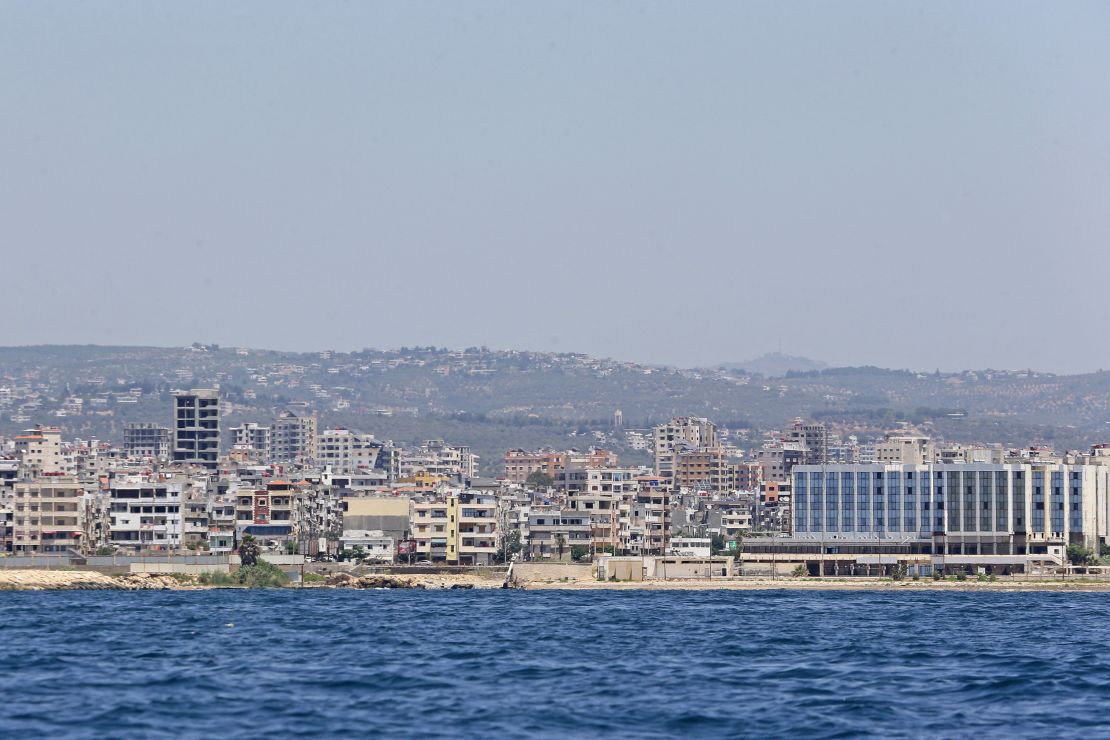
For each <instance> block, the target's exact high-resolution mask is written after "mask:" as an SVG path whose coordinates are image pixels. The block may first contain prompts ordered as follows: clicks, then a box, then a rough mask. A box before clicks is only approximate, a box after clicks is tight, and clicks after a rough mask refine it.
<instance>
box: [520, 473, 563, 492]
mask: <svg viewBox="0 0 1110 740" xmlns="http://www.w3.org/2000/svg"><path fill="white" fill-rule="evenodd" d="M524 484H525V485H527V486H529V487H531V488H551V486H553V485H555V479H554V478H552V477H551V476H550V475H548V474H547V473H545V472H543V471H542V470H534V471H532V472H531V473H529V474H528V477H527V478H525V479H524Z"/></svg>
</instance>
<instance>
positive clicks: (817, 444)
mask: <svg viewBox="0 0 1110 740" xmlns="http://www.w3.org/2000/svg"><path fill="white" fill-rule="evenodd" d="M785 441H787V442H792V443H794V444H796V445H798V446H799V447H800V448H801V450H802V464H804V465H823V464H824V463H827V462H828V461H829V430H828V429H827V428H826V427H825V425H824V424H821V423H817V422H806V421H803V420H802V419H795V420H794V424H793V426H791V427H790V429H789V430H787V433H786V440H785Z"/></svg>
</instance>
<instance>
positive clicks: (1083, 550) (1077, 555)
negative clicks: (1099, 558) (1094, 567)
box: [1068, 545, 1095, 565]
mask: <svg viewBox="0 0 1110 740" xmlns="http://www.w3.org/2000/svg"><path fill="white" fill-rule="evenodd" d="M1068 562H1070V563H1071V564H1072V565H1090V564H1091V563H1093V562H1095V553H1094V550H1091V549H1090V548H1087V547H1083V545H1068Z"/></svg>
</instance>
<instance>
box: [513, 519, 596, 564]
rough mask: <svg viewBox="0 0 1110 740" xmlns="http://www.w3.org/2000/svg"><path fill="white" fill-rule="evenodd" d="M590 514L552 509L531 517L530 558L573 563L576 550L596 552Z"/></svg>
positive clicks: (529, 526)
mask: <svg viewBox="0 0 1110 740" xmlns="http://www.w3.org/2000/svg"><path fill="white" fill-rule="evenodd" d="M592 534H593V521H592V517H591V513H590V512H589V511H576V510H573V509H560V508H558V507H552V508H547V509H539V510H536V511H533V512H531V513H530V514H529V515H528V556H529V557H530V558H531V559H532V560H564V561H569V560H570V559H571V558H572V554H573V551H574V548H575V547H584V548H587V549H588V550H589V551H590V552H591V554H592V551H593V547H592V542H593V537H592Z"/></svg>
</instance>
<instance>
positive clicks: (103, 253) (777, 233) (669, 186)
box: [0, 0, 1110, 371]
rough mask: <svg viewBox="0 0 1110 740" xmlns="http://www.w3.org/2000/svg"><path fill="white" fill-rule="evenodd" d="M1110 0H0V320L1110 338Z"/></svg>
mask: <svg viewBox="0 0 1110 740" xmlns="http://www.w3.org/2000/svg"><path fill="white" fill-rule="evenodd" d="M1107 39H1110V3H1106V2H1094V3H1079V2H1068V3H1046V2H1037V3H1015V2H1010V1H1007V2H997V3H990V2H977V3H965V2H953V3H890V2H874V3H850V2H836V3H817V2H812V3H783V2H779V1H778V0H775V1H773V2H760V3H756V2H739V1H738V0H729V1H728V2H721V3H711V2H675V3H650V2H636V3H631V2H630V3H594V2H579V3H569V2H568V3H532V2H525V3H522V2H504V3H480V2H470V1H467V2H446V1H444V2H435V3H418V2H410V1H407V0H406V1H405V2H396V3H371V2H348V3H339V2H332V3H281V2H273V1H272V0H266V1H265V2H257V3H248V2H238V3H224V2H214V3H198V2H189V3H180V2H175V3H152V2H145V1H144V2H133V3H127V2H100V3H83V4H78V3H69V2H65V3H49V2H42V1H41V0H36V1H35V2H24V3H14V2H4V3H2V4H0V96H2V97H0V100H2V105H0V244H2V245H3V260H2V262H0V264H2V273H3V281H2V283H0V300H2V301H3V303H2V305H3V307H4V313H5V315H4V319H3V320H2V321H0V344H32V343H35V344H37V343H101V344H104V343H113V344H156V345H179V344H187V343H189V342H193V341H205V342H218V343H221V344H225V345H243V346H253V347H267V348H276V349H300V350H308V349H321V348H333V349H340V350H346V349H357V348H361V347H367V346H372V347H383V348H384V347H395V346H400V345H416V344H420V345H427V344H434V345H446V346H451V347H465V346H469V345H478V344H485V345H488V346H490V347H496V348H507V347H515V348H523V349H535V350H556V351H582V352H589V353H592V354H597V355H602V356H611V357H618V358H623V359H631V360H641V361H648V362H660V363H668V364H677V365H684V366H692V365H704V364H710V363H717V362H722V361H730V360H738V359H746V358H749V357H752V356H755V355H758V354H761V353H763V352H765V351H768V350H775V349H778V348H779V346H780V343H781V348H782V349H783V351H785V352H789V353H794V354H804V355H809V356H812V357H815V358H819V359H823V360H825V361H827V362H830V363H834V364H878V365H885V366H894V367H913V368H919V369H933V368H935V367H940V368H942V369H960V368H965V367H988V366H989V367H1029V366H1031V367H1036V368H1041V369H1046V370H1056V371H1068V370H1085V369H1096V368H1099V367H1106V368H1110V342H1108V341H1107V335H1108V330H1110V310H1108V307H1107V300H1106V293H1105V283H1106V278H1107V276H1108V275H1110V143H1108V141H1110V73H1108V72H1110V42H1108V41H1107Z"/></svg>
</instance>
